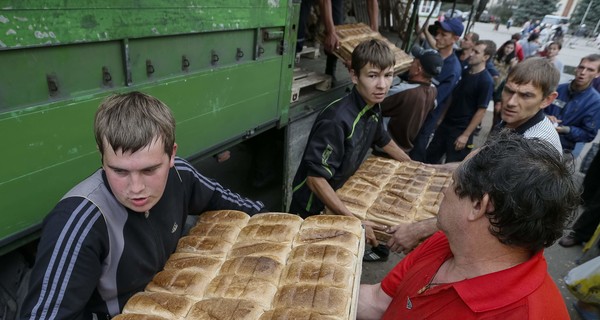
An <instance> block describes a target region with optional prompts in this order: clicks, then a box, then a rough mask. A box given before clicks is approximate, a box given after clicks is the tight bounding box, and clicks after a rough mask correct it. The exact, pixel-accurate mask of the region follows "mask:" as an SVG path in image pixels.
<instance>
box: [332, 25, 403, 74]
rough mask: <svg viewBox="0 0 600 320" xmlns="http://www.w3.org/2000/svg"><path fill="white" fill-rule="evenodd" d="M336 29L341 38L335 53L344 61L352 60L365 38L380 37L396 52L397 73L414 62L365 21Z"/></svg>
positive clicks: (339, 26)
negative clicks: (355, 50) (355, 49)
mask: <svg viewBox="0 0 600 320" xmlns="http://www.w3.org/2000/svg"><path fill="white" fill-rule="evenodd" d="M335 30H336V34H337V36H338V38H339V39H340V47H339V48H338V49H336V50H334V52H333V54H335V55H336V56H337V57H338V58H340V59H342V61H351V60H352V51H354V48H356V46H357V45H358V44H359V43H361V42H363V41H364V40H367V39H380V40H383V41H385V42H386V43H387V44H388V45H389V46H390V48H392V51H393V52H394V56H395V58H396V64H395V65H394V73H395V74H399V73H402V72H404V71H406V70H408V68H409V67H410V64H411V63H412V60H413V58H412V57H411V56H409V55H408V54H406V52H404V50H402V49H400V48H398V47H396V45H394V44H393V43H392V42H391V41H389V40H388V39H387V38H385V37H384V36H382V35H381V33H379V32H376V31H373V30H372V29H371V28H370V27H369V26H367V25H366V24H364V23H354V24H343V25H338V26H335ZM321 37H322V36H321Z"/></svg>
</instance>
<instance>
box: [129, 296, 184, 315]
mask: <svg viewBox="0 0 600 320" xmlns="http://www.w3.org/2000/svg"><path fill="white" fill-rule="evenodd" d="M193 304H194V301H193V300H192V299H189V298H186V297H184V296H179V295H175V294H169V293H163V292H138V293H136V294H134V295H133V296H132V297H131V298H130V299H129V301H127V304H125V307H124V308H123V313H125V314H126V313H138V314H148V315H153V316H159V317H163V318H167V319H181V318H183V317H185V315H186V314H187V313H188V311H189V310H190V308H191V307H192V305H193Z"/></svg>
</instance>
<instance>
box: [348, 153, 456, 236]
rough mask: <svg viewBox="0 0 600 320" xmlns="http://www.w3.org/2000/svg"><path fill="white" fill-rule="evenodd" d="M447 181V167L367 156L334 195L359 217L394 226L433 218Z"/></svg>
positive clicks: (448, 172) (381, 234) (448, 174)
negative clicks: (444, 168) (434, 166)
mask: <svg viewBox="0 0 600 320" xmlns="http://www.w3.org/2000/svg"><path fill="white" fill-rule="evenodd" d="M450 181H451V171H449V170H440V169H434V168H433V167H431V166H427V165H424V164H422V163H418V162H412V161H410V162H399V161H396V160H393V159H387V158H382V157H376V156H370V157H369V158H367V160H365V162H363V164H362V165H361V166H360V168H359V169H358V170H357V171H356V173H355V174H354V175H353V176H352V177H350V179H348V181H346V183H345V184H344V186H343V187H342V188H340V189H338V190H337V194H338V196H339V198H340V199H341V200H342V202H344V204H345V205H346V206H347V207H348V209H349V210H350V211H352V212H353V213H354V214H355V215H356V216H357V217H358V218H360V219H361V220H370V221H373V222H377V223H380V224H383V225H386V226H394V225H397V224H399V223H408V222H414V221H419V220H424V219H428V218H432V217H435V216H436V215H437V212H438V210H439V206H440V203H441V201H442V199H443V196H444V195H443V193H442V190H443V189H444V187H446V186H448V185H449V184H450ZM376 235H377V236H378V238H379V239H380V240H387V235H386V234H385V233H381V232H376Z"/></svg>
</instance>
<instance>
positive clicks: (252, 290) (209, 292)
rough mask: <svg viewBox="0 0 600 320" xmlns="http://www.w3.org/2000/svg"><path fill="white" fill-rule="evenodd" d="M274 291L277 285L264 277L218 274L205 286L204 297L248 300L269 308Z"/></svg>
mask: <svg viewBox="0 0 600 320" xmlns="http://www.w3.org/2000/svg"><path fill="white" fill-rule="evenodd" d="M276 292H277V286H276V285H275V284H273V283H271V282H269V281H267V280H264V279H258V278H252V277H248V276H236V275H219V276H217V277H215V278H214V279H213V280H212V281H211V282H210V284H209V285H208V288H206V297H207V298H232V299H243V300H250V301H254V302H256V303H258V304H260V306H261V307H263V308H264V309H269V308H270V307H271V302H272V301H273V297H274V296H275V293H276Z"/></svg>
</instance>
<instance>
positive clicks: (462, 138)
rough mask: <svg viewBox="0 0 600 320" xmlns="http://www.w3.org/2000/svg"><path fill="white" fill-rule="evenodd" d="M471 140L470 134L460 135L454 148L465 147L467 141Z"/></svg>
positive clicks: (460, 148)
mask: <svg viewBox="0 0 600 320" xmlns="http://www.w3.org/2000/svg"><path fill="white" fill-rule="evenodd" d="M468 141H469V136H465V135H464V134H463V135H460V137H458V138H456V141H454V150H456V151H459V150H462V149H464V148H465V147H466V146H467V142H468Z"/></svg>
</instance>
